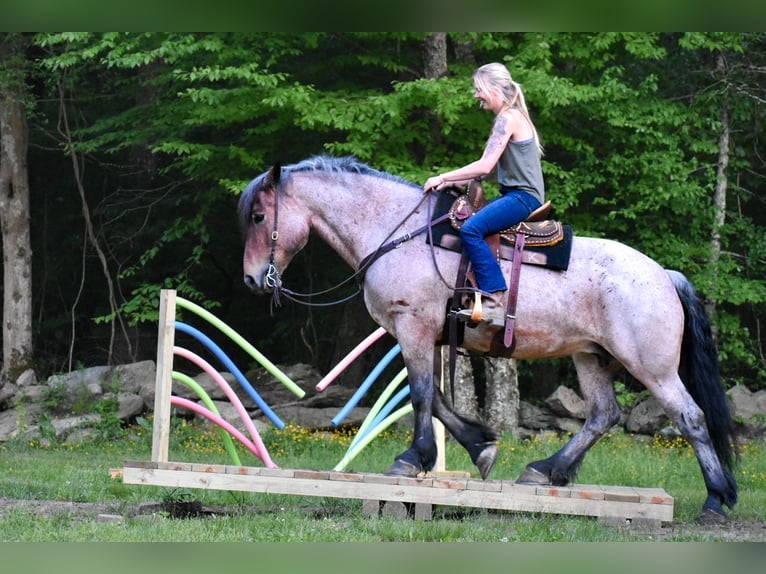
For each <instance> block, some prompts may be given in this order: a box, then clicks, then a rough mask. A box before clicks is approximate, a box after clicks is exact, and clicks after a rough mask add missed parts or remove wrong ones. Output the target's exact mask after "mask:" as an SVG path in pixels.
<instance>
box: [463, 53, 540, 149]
mask: <svg viewBox="0 0 766 574" xmlns="http://www.w3.org/2000/svg"><path fill="white" fill-rule="evenodd" d="M473 85H474V86H475V87H476V88H478V89H479V90H481V91H482V92H486V93H494V94H498V95H499V96H500V97H501V98H502V100H503V101H504V102H505V105H506V106H508V107H509V108H515V109H517V110H519V111H520V112H521V113H522V114H524V117H525V118H527V121H528V122H529V125H530V127H531V128H532V133H533V134H534V139H535V143H536V144H537V149H538V151H539V152H540V155H543V146H542V145H541V144H540V136H539V135H538V134H537V128H536V127H535V124H534V122H533V121H532V118H531V117H530V116H529V110H528V109H527V102H526V100H525V99H524V92H523V91H522V90H521V84H519V83H518V82H515V81H514V80H513V78H511V73H510V72H509V71H508V68H506V67H505V66H504V65H503V64H500V63H498V62H492V63H490V64H484V65H483V66H481V67H479V68H477V69H476V71H475V72H474V73H473Z"/></svg>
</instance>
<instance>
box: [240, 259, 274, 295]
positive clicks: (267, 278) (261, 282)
mask: <svg viewBox="0 0 766 574" xmlns="http://www.w3.org/2000/svg"><path fill="white" fill-rule="evenodd" d="M244 280H245V285H246V286H247V288H248V289H250V290H251V291H253V292H254V293H271V292H273V291H274V290H275V289H279V287H281V286H282V280H281V278H280V277H279V272H278V271H277V268H276V267H275V266H274V265H272V264H269V266H268V267H266V269H264V270H263V271H262V272H261V273H260V274H258V276H255V275H253V274H250V273H245V277H244Z"/></svg>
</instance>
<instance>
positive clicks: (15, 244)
mask: <svg viewBox="0 0 766 574" xmlns="http://www.w3.org/2000/svg"><path fill="white" fill-rule="evenodd" d="M27 42H28V40H27V38H26V37H25V36H24V35H22V34H16V33H3V34H0V228H2V241H3V327H2V330H3V364H2V370H1V371H0V386H2V385H3V384H4V383H5V382H7V381H15V380H16V378H17V377H18V376H19V375H20V374H21V373H23V372H24V371H26V370H27V369H30V368H32V353H33V348H32V248H31V241H30V226H29V182H28V179H27V135H28V134H27V120H26V103H27V94H26V87H25V80H26V73H25V69H26V68H25V62H26V56H25V49H26V46H27Z"/></svg>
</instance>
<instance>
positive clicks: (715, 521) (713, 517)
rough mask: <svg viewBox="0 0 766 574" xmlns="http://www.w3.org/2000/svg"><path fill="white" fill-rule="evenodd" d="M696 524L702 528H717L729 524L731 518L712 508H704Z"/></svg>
mask: <svg viewBox="0 0 766 574" xmlns="http://www.w3.org/2000/svg"><path fill="white" fill-rule="evenodd" d="M695 522H696V523H697V524H699V525H701V526H716V525H721V524H728V523H729V517H728V516H726V515H725V514H722V513H720V512H716V511H715V510H713V509H712V508H703V509H702V512H700V514H699V516H697V519H696V520H695Z"/></svg>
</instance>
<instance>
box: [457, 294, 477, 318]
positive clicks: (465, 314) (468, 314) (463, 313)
mask: <svg viewBox="0 0 766 574" xmlns="http://www.w3.org/2000/svg"><path fill="white" fill-rule="evenodd" d="M457 314H458V317H462V318H464V319H466V320H467V321H471V322H473V323H478V322H479V321H481V317H482V314H483V313H482V308H481V293H480V292H478V291H475V292H474V294H473V308H472V309H460V311H458V312H457Z"/></svg>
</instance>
